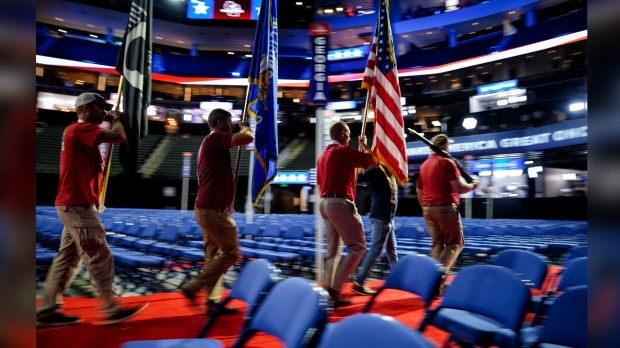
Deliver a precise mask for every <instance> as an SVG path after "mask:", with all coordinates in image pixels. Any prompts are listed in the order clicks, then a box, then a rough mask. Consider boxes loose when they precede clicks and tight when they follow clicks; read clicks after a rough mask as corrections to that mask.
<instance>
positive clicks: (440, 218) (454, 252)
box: [422, 204, 465, 274]
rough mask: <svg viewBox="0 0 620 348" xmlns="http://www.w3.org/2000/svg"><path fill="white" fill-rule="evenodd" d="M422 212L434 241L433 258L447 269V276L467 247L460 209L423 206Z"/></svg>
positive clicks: (455, 207) (449, 206) (448, 206)
mask: <svg viewBox="0 0 620 348" xmlns="http://www.w3.org/2000/svg"><path fill="white" fill-rule="evenodd" d="M422 211H423V213H424V220H425V222H426V227H427V228H428V233H429V234H430V236H431V238H432V239H433V246H432V249H431V256H432V257H433V258H435V259H437V261H439V262H441V263H442V264H443V265H444V266H445V267H446V274H447V273H448V271H450V269H451V268H452V266H454V263H455V262H456V259H457V258H458V257H459V254H460V253H461V250H463V246H464V245H465V239H464V238H463V226H462V225H461V216H460V214H459V210H458V207H457V206H456V204H452V205H446V206H440V207H427V206H423V207H422Z"/></svg>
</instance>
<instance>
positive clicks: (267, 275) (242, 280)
mask: <svg viewBox="0 0 620 348" xmlns="http://www.w3.org/2000/svg"><path fill="white" fill-rule="evenodd" d="M279 274H280V270H279V269H278V268H276V267H275V266H274V265H272V264H271V262H269V261H267V260H264V259H258V260H254V261H250V262H247V263H246V264H245V265H244V266H243V269H241V273H240V274H239V277H238V278H237V281H236V282H235V285H234V286H233V288H232V290H231V291H230V294H229V295H228V296H227V297H226V298H225V299H224V300H223V301H222V302H220V304H219V306H218V307H217V308H216V310H215V313H213V314H212V315H211V317H210V318H209V320H208V321H207V323H206V324H205V326H204V327H203V328H202V330H200V333H199V334H198V336H197V337H198V338H202V337H205V336H206V335H207V334H208V333H209V331H211V328H212V327H213V326H214V325H215V322H216V321H217V318H219V316H220V314H221V313H222V309H223V308H225V307H226V305H228V303H229V302H230V301H231V300H241V301H243V302H245V303H246V304H247V307H246V309H245V313H244V315H243V317H244V318H251V317H252V315H253V314H254V311H255V310H256V308H258V305H259V304H260V302H261V301H262V299H263V297H264V296H265V295H266V294H267V292H269V290H270V289H271V288H272V287H273V285H274V284H275V283H276V282H278V281H279Z"/></svg>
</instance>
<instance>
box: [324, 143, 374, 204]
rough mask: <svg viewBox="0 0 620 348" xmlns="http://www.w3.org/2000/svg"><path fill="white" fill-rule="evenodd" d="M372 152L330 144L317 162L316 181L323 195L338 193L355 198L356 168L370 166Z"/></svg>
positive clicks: (351, 198)
mask: <svg viewBox="0 0 620 348" xmlns="http://www.w3.org/2000/svg"><path fill="white" fill-rule="evenodd" d="M371 160H372V154H369V153H365V152H360V151H358V150H356V149H354V148H352V147H350V146H343V145H335V144H330V145H328V146H327V147H326V148H325V150H324V151H323V153H322V154H321V157H319V160H318V162H317V169H316V182H317V184H318V185H319V187H320V189H321V197H323V196H327V195H332V194H338V195H343V196H347V197H348V198H349V199H350V200H355V186H356V185H357V180H356V175H355V172H356V170H355V168H368V165H369V163H370V161H371Z"/></svg>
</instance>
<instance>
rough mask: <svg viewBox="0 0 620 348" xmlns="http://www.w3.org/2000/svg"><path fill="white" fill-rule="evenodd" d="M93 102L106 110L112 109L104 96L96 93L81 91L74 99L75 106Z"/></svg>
mask: <svg viewBox="0 0 620 348" xmlns="http://www.w3.org/2000/svg"><path fill="white" fill-rule="evenodd" d="M93 102H95V103H96V104H99V105H101V106H103V107H104V108H105V109H106V110H111V109H112V104H108V102H107V101H106V100H105V98H104V97H102V96H100V95H99V94H97V93H82V94H80V95H79V96H78V97H77V99H76V100H75V107H76V108H77V107H78V106H82V105H86V104H90V103H93Z"/></svg>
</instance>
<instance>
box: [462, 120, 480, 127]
mask: <svg viewBox="0 0 620 348" xmlns="http://www.w3.org/2000/svg"><path fill="white" fill-rule="evenodd" d="M477 123H478V120H476V119H475V118H473V117H467V118H465V119H464V120H463V128H465V129H474V128H476V124H477Z"/></svg>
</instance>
